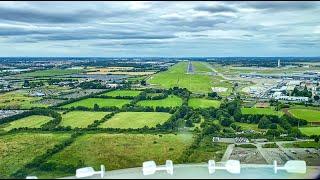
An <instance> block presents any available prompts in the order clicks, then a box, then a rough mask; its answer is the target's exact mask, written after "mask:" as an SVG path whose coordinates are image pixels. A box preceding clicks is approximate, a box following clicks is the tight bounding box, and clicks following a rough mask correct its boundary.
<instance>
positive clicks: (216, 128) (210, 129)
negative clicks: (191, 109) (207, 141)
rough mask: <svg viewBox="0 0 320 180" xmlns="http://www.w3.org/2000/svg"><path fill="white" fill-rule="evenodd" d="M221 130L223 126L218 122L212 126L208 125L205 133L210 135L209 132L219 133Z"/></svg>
mask: <svg viewBox="0 0 320 180" xmlns="http://www.w3.org/2000/svg"><path fill="white" fill-rule="evenodd" d="M220 130H221V128H220V126H219V125H218V124H214V123H212V124H211V125H210V126H208V127H206V128H205V129H204V131H203V132H204V134H205V135H209V134H214V133H217V132H219V131H220Z"/></svg>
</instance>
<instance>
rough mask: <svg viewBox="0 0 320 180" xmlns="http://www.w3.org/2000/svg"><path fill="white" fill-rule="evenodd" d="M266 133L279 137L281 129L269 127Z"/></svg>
mask: <svg viewBox="0 0 320 180" xmlns="http://www.w3.org/2000/svg"><path fill="white" fill-rule="evenodd" d="M266 135H269V136H274V137H279V136H280V131H279V130H277V129H269V130H268V131H267V133H266Z"/></svg>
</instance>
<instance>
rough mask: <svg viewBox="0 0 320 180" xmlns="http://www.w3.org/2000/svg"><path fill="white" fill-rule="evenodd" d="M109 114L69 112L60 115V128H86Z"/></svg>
mask: <svg viewBox="0 0 320 180" xmlns="http://www.w3.org/2000/svg"><path fill="white" fill-rule="evenodd" d="M107 114H110V113H109V112H90V111H71V112H68V113H67V114H63V115H62V121H61V123H60V125H61V126H65V127H66V126H71V128H75V127H78V128H86V127H88V125H90V124H92V123H93V122H94V121H95V120H101V119H102V118H103V117H104V116H105V115H107Z"/></svg>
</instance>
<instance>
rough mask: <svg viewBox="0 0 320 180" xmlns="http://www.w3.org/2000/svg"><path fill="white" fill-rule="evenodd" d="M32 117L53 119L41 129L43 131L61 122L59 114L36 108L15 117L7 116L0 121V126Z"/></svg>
mask: <svg viewBox="0 0 320 180" xmlns="http://www.w3.org/2000/svg"><path fill="white" fill-rule="evenodd" d="M32 115H42V116H50V117H53V120H51V121H50V122H48V123H46V124H44V125H43V127H44V128H45V129H48V128H52V127H54V126H55V125H57V124H59V123H60V121H61V115H60V114H59V113H57V112H56V111H54V110H51V109H46V108H36V109H33V110H30V111H24V112H22V113H20V114H16V115H13V116H9V117H6V118H3V119H2V120H1V121H0V124H5V123H8V122H11V121H15V120H18V119H21V118H25V117H28V116H32Z"/></svg>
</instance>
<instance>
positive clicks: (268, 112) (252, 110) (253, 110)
mask: <svg viewBox="0 0 320 180" xmlns="http://www.w3.org/2000/svg"><path fill="white" fill-rule="evenodd" d="M241 112H242V114H264V115H276V116H282V115H283V114H284V113H283V112H282V111H276V110H273V109H271V108H245V107H243V108H241Z"/></svg>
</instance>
